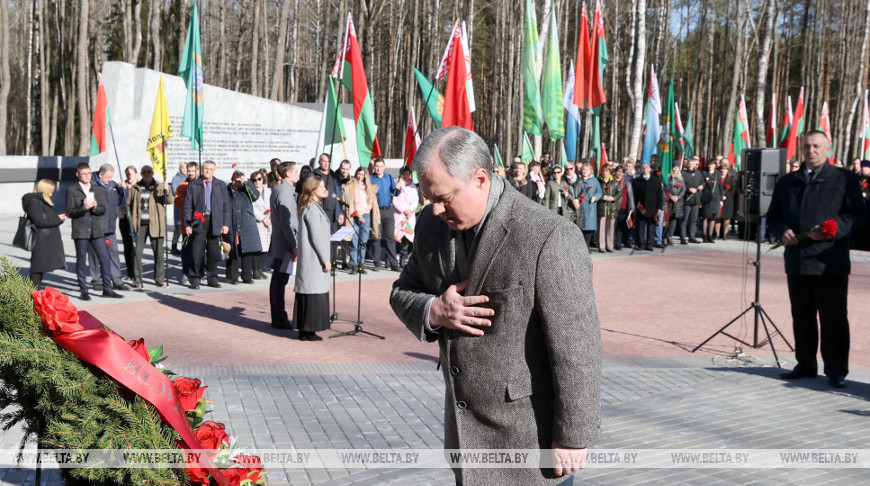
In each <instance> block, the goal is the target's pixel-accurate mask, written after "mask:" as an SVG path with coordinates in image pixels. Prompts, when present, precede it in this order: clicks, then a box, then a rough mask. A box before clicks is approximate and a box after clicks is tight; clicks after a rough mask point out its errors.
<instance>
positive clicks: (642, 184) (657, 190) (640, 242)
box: [631, 164, 664, 251]
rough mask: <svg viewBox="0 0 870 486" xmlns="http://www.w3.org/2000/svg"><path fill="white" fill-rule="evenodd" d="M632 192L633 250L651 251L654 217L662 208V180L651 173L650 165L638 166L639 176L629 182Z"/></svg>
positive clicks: (654, 227) (654, 235)
mask: <svg viewBox="0 0 870 486" xmlns="http://www.w3.org/2000/svg"><path fill="white" fill-rule="evenodd" d="M631 190H632V191H633V192H634V201H635V203H636V204H637V205H636V206H635V208H634V216H633V218H634V221H635V226H636V227H637V246H635V247H634V249H635V250H646V251H653V242H655V237H656V216H657V215H658V213H659V211H660V210H661V209H662V207H663V206H664V201H663V199H664V195H663V193H662V180H661V179H660V178H659V176H657V175H655V174H653V173H652V166H650V164H643V165H642V166H640V175H639V176H637V177H635V178H634V179H632V180H631Z"/></svg>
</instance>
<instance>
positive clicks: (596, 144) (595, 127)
mask: <svg viewBox="0 0 870 486" xmlns="http://www.w3.org/2000/svg"><path fill="white" fill-rule="evenodd" d="M596 108H597V107H596ZM590 158H591V159H592V160H593V161H594V163H593V164H592V170H594V171H595V175H598V172H599V171H600V170H601V117H599V116H598V114H597V113H596V112H595V110H592V154H591V156H590Z"/></svg>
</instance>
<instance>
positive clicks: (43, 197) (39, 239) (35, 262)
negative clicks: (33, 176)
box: [21, 179, 66, 289]
mask: <svg viewBox="0 0 870 486" xmlns="http://www.w3.org/2000/svg"><path fill="white" fill-rule="evenodd" d="M54 189H55V185H54V182H51V181H50V180H48V179H42V180H40V181H39V182H37V183H36V187H35V188H34V189H33V192H31V193H29V194H25V195H24V197H22V198H21V205H22V206H23V207H24V214H25V215H27V217H28V218H29V219H30V222H32V223H33V224H34V226H36V228H37V236H36V245H35V246H34V247H33V250H32V251H31V253H30V281H31V282H33V285H35V286H36V288H37V289H41V288H42V277H43V274H44V273H45V272H50V271H52V270H58V269H61V268H66V260H65V259H64V253H63V240H61V238H60V225H61V224H63V222H64V221H66V214H57V211H55V210H54V204H53V203H52V202H51V195H52V194H53V193H54Z"/></svg>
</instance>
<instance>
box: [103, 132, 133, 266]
mask: <svg viewBox="0 0 870 486" xmlns="http://www.w3.org/2000/svg"><path fill="white" fill-rule="evenodd" d="M109 133H111V134H112V150H114V151H115V163H116V164H118V178H119V179H120V178H121V159H119V158H118V147H117V146H116V145H115V129H114V127H112V123H111V122H109ZM125 175H126V174H125ZM122 182H123V180H122ZM124 211H125V212H126V213H127V227H128V228H129V229H130V236H133V222H131V221H130V205H129V204H127V190H126V189H125V190H124ZM131 239H132V240H133V248H134V249H135V248H136V238H131ZM128 273H129V270H128Z"/></svg>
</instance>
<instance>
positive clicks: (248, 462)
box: [233, 454, 266, 484]
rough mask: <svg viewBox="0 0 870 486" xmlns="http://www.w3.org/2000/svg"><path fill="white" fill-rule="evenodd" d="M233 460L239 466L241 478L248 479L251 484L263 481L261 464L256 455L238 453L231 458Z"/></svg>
mask: <svg viewBox="0 0 870 486" xmlns="http://www.w3.org/2000/svg"><path fill="white" fill-rule="evenodd" d="M233 462H234V463H236V464H239V465H240V466H241V468H240V471H242V478H241V479H242V480H245V479H249V480H251V482H252V483H253V484H261V483H263V482H264V481H265V479H266V478H265V477H263V464H262V462H261V461H260V458H259V457H258V456H248V455H245V454H238V455H236V456H235V457H234V458H233Z"/></svg>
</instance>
